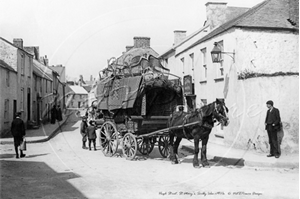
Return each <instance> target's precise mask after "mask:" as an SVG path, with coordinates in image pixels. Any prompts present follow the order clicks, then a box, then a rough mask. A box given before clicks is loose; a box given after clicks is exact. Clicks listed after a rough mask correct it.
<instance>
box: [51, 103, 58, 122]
mask: <svg viewBox="0 0 300 199" xmlns="http://www.w3.org/2000/svg"><path fill="white" fill-rule="evenodd" d="M56 114H57V110H56V106H55V105H53V107H52V109H51V124H55V120H56Z"/></svg>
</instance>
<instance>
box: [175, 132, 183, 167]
mask: <svg viewBox="0 0 300 199" xmlns="http://www.w3.org/2000/svg"><path fill="white" fill-rule="evenodd" d="M181 140H182V138H180V137H176V141H175V143H174V149H173V153H174V163H175V164H178V163H179V162H178V147H179V144H180V142H181Z"/></svg>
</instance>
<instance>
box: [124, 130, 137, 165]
mask: <svg viewBox="0 0 300 199" xmlns="http://www.w3.org/2000/svg"><path fill="white" fill-rule="evenodd" d="M137 150H138V146H137V142H136V138H135V136H134V135H133V134H132V133H126V134H125V136H124V137H123V140H122V151H123V154H124V156H125V157H126V159H127V160H133V159H134V157H135V156H136V153H137Z"/></svg>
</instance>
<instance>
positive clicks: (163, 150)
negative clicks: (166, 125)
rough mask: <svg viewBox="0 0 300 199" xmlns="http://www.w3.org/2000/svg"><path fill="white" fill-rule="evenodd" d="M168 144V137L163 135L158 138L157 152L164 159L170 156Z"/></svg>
mask: <svg viewBox="0 0 300 199" xmlns="http://www.w3.org/2000/svg"><path fill="white" fill-rule="evenodd" d="M169 142H170V137H169V136H168V135H163V136H160V137H159V140H158V150H159V152H160V154H161V155H162V157H164V158H167V157H168V156H169V154H170V150H169Z"/></svg>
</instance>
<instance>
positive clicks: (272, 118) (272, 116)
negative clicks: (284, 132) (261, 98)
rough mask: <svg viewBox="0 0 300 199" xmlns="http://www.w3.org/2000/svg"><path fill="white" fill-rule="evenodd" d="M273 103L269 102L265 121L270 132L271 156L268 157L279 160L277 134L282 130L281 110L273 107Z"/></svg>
mask: <svg viewBox="0 0 300 199" xmlns="http://www.w3.org/2000/svg"><path fill="white" fill-rule="evenodd" d="M273 105H274V103H273V101H271V100H269V101H267V107H268V109H269V110H268V111H267V116H266V120H265V125H266V130H267V132H268V137H269V143H270V154H269V155H267V157H272V156H275V158H279V156H280V148H279V147H280V146H279V143H278V137H277V132H278V131H279V130H280V122H281V119H280V114H279V110H278V109H277V108H275V107H273Z"/></svg>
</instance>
